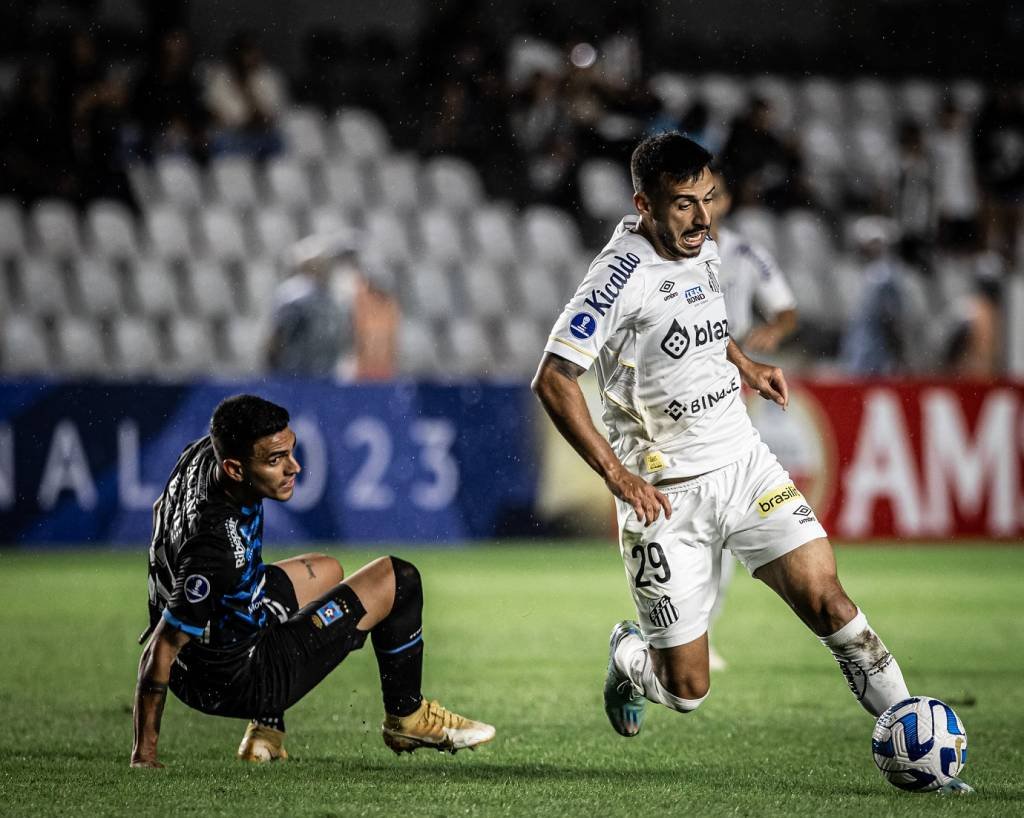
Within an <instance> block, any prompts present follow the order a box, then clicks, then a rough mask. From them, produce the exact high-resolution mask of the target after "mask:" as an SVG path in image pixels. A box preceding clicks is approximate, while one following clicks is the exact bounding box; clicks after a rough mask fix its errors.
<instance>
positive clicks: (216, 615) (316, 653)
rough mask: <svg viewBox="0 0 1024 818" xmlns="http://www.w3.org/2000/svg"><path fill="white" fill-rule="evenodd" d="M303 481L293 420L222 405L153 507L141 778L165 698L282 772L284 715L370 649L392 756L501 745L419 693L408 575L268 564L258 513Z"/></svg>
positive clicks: (141, 693) (138, 749) (139, 714)
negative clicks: (231, 724)
mask: <svg viewBox="0 0 1024 818" xmlns="http://www.w3.org/2000/svg"><path fill="white" fill-rule="evenodd" d="M299 471H300V466H299V464H298V462H297V460H296V459H295V434H294V433H293V432H292V431H291V429H290V428H288V412H287V411H286V410H285V409H283V408H281V407H280V406H276V405H275V404H273V403H270V402H269V401H265V400H263V399H262V398H258V397H255V396H253V395H238V396H235V397H233V398H228V399H227V400H225V401H223V402H222V403H221V404H220V405H219V406H218V407H217V409H216V411H215V412H214V413H213V419H212V420H211V422H210V434H209V435H208V436H206V437H204V438H201V439H200V440H197V441H195V442H194V443H191V444H189V446H188V447H187V448H186V449H185V451H184V452H183V453H182V455H181V457H180V458H179V460H178V464H177V465H176V466H175V467H174V471H173V472H172V473H171V477H170V480H169V481H168V483H167V486H166V488H165V489H164V491H163V494H161V495H160V497H159V498H158V500H157V501H156V504H155V505H154V506H153V540H152V544H151V546H150V551H149V613H150V629H149V631H147V634H146V635H148V636H149V637H150V638H149V642H148V643H147V644H146V648H145V650H144V651H143V653H142V659H141V660H140V662H139V681H138V686H137V687H136V690H135V708H134V723H135V743H134V746H133V748H132V757H131V764H132V766H133V767H160V766H162V765H161V764H160V763H159V762H158V761H157V740H158V739H159V735H160V718H161V715H162V713H163V709H164V702H165V700H166V697H167V689H168V687H169V688H170V689H171V690H172V691H173V692H174V694H175V695H176V696H177V697H178V698H179V699H181V701H183V702H184V703H185V704H187V705H188V706H189V707H193V708H195V709H196V710H201V711H202V712H204V713H210V714H212V715H217V716H228V717H232V718H245V719H251V722H250V724H249V726H248V728H247V729H246V732H245V737H244V738H243V739H242V744H241V746H240V747H239V748H238V755H239V757H240V758H243V759H245V760H247V761H272V760H274V759H283V758H287V752H286V751H285V749H284V736H285V726H284V711H285V710H287V709H288V708H289V707H291V706H292V705H293V704H295V703H296V702H297V701H299V699H301V698H302V697H303V696H305V695H306V694H307V693H308V692H309V691H310V690H312V689H313V688H314V687H315V686H316V685H317V684H319V682H320V681H321V680H322V679H323V678H324V677H325V676H326V675H327V674H328V673H330V672H331V671H332V670H333V669H334V668H335V667H337V666H338V664H340V663H341V662H342V660H344V658H345V657H346V656H348V654H349V653H350V652H351V651H353V650H358V649H359V648H361V647H362V645H363V643H364V642H365V641H366V637H367V635H369V636H370V638H371V641H372V642H373V647H374V651H375V653H376V656H377V664H378V667H379V669H380V680H381V690H382V692H383V698H384V711H385V716H384V723H383V725H382V731H383V735H384V743H385V744H387V746H388V747H390V748H391V749H392V750H394V751H395V752H396V753H400V752H403V751H409V752H412V751H413V750H415V749H417V748H420V747H433V748H436V749H438V750H448V751H450V752H453V753H454V752H455V751H456V750H459V749H461V748H464V747H474V746H475V745H477V744H482V743H484V742H486V741H490V740H491V739H492V738H493V737H494V728H493V727H492V726H491V725H489V724H483V723H482V722H478V721H471V720H470V719H466V718H463V717H462V716H459V715H458V714H456V713H452V712H450V711H449V710H446V709H445V708H444V707H442V706H441V705H440V704H438V703H437V702H428V701H426V700H425V699H424V698H423V695H422V694H421V692H420V680H421V677H422V668H423V636H422V626H421V612H422V608H423V590H422V587H421V585H420V575H419V572H418V571H417V570H416V568H415V567H414V566H413V565H411V564H410V563H408V562H405V561H404V560H401V559H398V558H397V557H381V558H379V559H377V560H374V561H373V562H371V563H370V564H369V565H366V566H365V567H363V568H361V569H360V570H359V571H357V572H356V573H355V574H353V575H352V576H351V577H349V578H348V579H345V580H342V571H341V567H340V566H339V565H338V563H337V562H336V561H335V560H333V559H331V558H330V557H326V556H323V555H315V554H308V555H306V556H303V557H296V558H294V559H290V560H284V561H283V562H280V563H276V564H273V565H265V564H264V563H263V559H262V548H263V500H264V498H269V499H272V500H279V501H282V502H284V501H287V500H289V499H290V498H291V496H292V494H293V493H294V491H295V478H296V476H297V475H298V473H299ZM143 638H145V636H144V637H143ZM140 641H141V640H140Z"/></svg>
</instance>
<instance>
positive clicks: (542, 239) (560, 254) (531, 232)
mask: <svg viewBox="0 0 1024 818" xmlns="http://www.w3.org/2000/svg"><path fill="white" fill-rule="evenodd" d="M523 240H524V242H525V245H526V250H527V254H528V256H529V258H530V259H531V260H533V261H536V262H540V264H541V265H542V266H546V267H559V266H562V265H565V264H572V263H574V262H575V261H576V257H577V256H578V255H579V250H580V245H581V242H580V235H579V228H578V227H577V225H576V222H575V220H573V218H572V216H570V215H569V214H568V213H566V212H565V211H564V210H560V209H559V208H556V207H549V206H547V205H533V206H532V207H529V208H527V210H526V212H525V213H524V214H523Z"/></svg>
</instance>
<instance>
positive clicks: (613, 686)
mask: <svg viewBox="0 0 1024 818" xmlns="http://www.w3.org/2000/svg"><path fill="white" fill-rule="evenodd" d="M630 637H632V638H634V639H638V640H639V641H640V642H641V643H642V642H643V636H642V635H641V634H640V626H639V625H637V624H636V622H633V621H631V620H628V619H627V620H625V621H623V622H620V623H619V624H618V625H616V626H615V627H614V628H612V635H611V637H610V638H609V640H608V671H607V672H606V673H605V677H604V712H605V714H606V715H607V716H608V721H610V722H611V725H612V727H613V728H614V729H615V732H616V733H618V734H619V735H620V736H626V737H627V738H629V737H632V736H635V735H636V734H637V733H639V732H640V728H641V727H642V726H643V723H644V707H645V706H646V704H647V700H646V699H645V698H644V694H643V691H642V690H640V689H639V688H638V687H636V685H634V684H633V682H631V681H630V679H629V676H628V675H626V674H625V673H623V672H622V671H621V670H619V668H618V667H617V666H616V664H615V651H616V650H617V649H618V647H619V643H620V642H622V640H623V639H626V638H630Z"/></svg>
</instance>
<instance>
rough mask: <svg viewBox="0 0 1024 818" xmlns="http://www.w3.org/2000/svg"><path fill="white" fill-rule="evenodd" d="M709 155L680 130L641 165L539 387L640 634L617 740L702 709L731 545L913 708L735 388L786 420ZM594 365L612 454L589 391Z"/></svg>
mask: <svg viewBox="0 0 1024 818" xmlns="http://www.w3.org/2000/svg"><path fill="white" fill-rule="evenodd" d="M710 160H711V155H710V154H709V153H708V152H707V151H705V150H704V149H703V148H701V147H700V146H699V145H697V144H696V143H694V142H692V141H691V140H689V139H687V138H685V137H684V136H682V135H680V134H678V133H667V134H660V135H658V136H654V137H651V138H649V139H646V140H644V141H643V142H642V143H641V144H640V145H639V146H638V147H637V149H636V151H635V152H634V153H633V159H632V167H631V170H632V175H633V184H634V188H635V191H636V193H635V196H634V197H633V201H634V204H635V205H636V209H637V211H638V212H639V216H637V215H632V216H627V217H626V218H625V219H623V221H622V223H621V224H620V225H619V226H618V228H616V230H615V232H614V234H613V236H612V238H611V240H610V241H609V243H608V244H607V246H606V247H605V249H604V250H603V251H602V252H601V253H600V255H598V256H597V258H596V259H595V261H594V262H593V264H592V265H591V267H590V270H589V272H588V273H587V275H586V277H585V278H584V280H583V283H582V284H581V286H580V288H579V289H578V290H577V292H576V295H575V296H573V298H572V299H571V300H570V302H569V304H568V305H567V306H566V308H565V310H564V311H563V312H562V314H561V316H560V317H559V318H558V320H557V322H556V323H555V326H554V330H553V332H552V335H551V338H550V340H549V342H548V344H547V346H546V347H545V355H544V358H543V360H542V361H541V364H540V368H539V370H538V372H537V376H536V378H535V380H534V384H533V387H534V390H535V392H536V393H537V395H538V397H539V398H540V400H541V402H542V403H543V405H544V408H545V409H546V410H547V412H548V414H549V415H550V416H551V419H552V420H553V421H554V423H555V425H556V426H557V427H558V429H559V430H560V431H561V433H562V434H563V435H564V436H565V437H566V439H567V440H568V441H569V442H570V443H571V444H572V445H573V447H574V448H575V449H576V451H577V452H579V454H580V455H581V456H582V457H583V458H584V459H585V460H586V462H587V463H588V464H589V465H590V466H591V468H593V469H594V470H595V471H597V473H598V474H600V475H601V477H603V478H604V480H605V483H606V484H607V485H608V488H609V489H610V490H611V492H612V494H614V495H615V498H616V506H617V509H618V523H619V536H620V548H621V552H622V558H623V560H624V561H625V567H626V575H627V577H628V580H629V584H630V590H631V592H632V594H633V601H634V603H635V605H636V610H637V613H638V615H639V619H640V623H639V626H638V625H637V624H636V623H634V622H622V623H619V624H618V625H616V626H615V628H614V629H613V631H612V636H611V644H610V657H609V665H608V673H607V678H606V681H605V691H604V695H605V710H606V712H607V714H608V718H609V720H610V721H611V723H612V726H613V727H614V728H615V730H616V731H617V732H619V733H620V734H621V735H623V736H634V735H636V734H637V733H638V732H639V731H640V726H641V720H642V717H643V708H644V701H645V699H646V700H649V701H652V702H658V703H660V704H663V705H665V706H666V707H669V708H672V709H673V710H677V711H679V712H682V713H687V712H690V711H692V710H695V709H696V708H697V707H699V706H700V704H701V702H703V701H704V699H705V698H706V697H707V695H708V691H709V689H710V675H709V671H708V640H707V629H708V614H709V612H710V610H711V607H712V605H713V603H714V601H715V595H716V593H717V589H718V572H719V568H720V565H721V551H722V548H723V547H725V548H728V549H729V550H730V551H732V553H733V554H735V555H736V556H737V557H738V558H739V559H740V561H741V562H742V563H743V564H744V566H745V567H746V568H747V570H748V571H750V572H751V573H752V574H753V575H754V576H755V577H756V578H757V579H759V580H761V581H762V582H764V583H766V584H767V585H768V586H769V587H771V588H772V589H773V590H774V591H776V593H778V594H779V596H781V597H782V598H783V599H784V600H785V601H786V602H787V603H788V604H789V606H790V607H791V608H792V609H793V610H794V611H795V612H796V614H797V616H799V617H800V619H801V620H802V621H803V622H804V624H805V625H807V627H809V628H810V629H811V630H812V631H813V632H814V633H815V634H817V636H818V637H819V638H820V639H821V641H822V643H823V644H824V645H825V646H826V647H827V648H828V649H829V650H830V651H831V652H832V654H833V656H834V657H835V659H836V661H837V662H838V663H839V667H840V668H841V669H842V671H843V673H844V675H845V676H846V678H847V681H848V682H849V685H850V688H851V689H852V690H853V693H854V695H855V696H856V697H857V700H858V701H859V702H860V703H861V704H862V705H863V706H864V708H865V709H866V710H868V711H869V712H870V713H872V714H873V715H875V716H877V715H879V714H880V713H882V711H884V710H885V709H886V708H887V707H889V706H890V705H891V704H894V703H895V702H898V701H900V700H901V699H905V698H907V695H908V694H907V687H906V684H905V683H904V681H903V674H902V673H901V671H900V668H899V666H898V665H897V663H896V660H895V659H894V658H893V656H892V654H890V653H889V651H888V650H887V649H886V647H885V645H883V644H882V641H881V640H880V639H879V638H878V636H877V635H876V634H875V632H874V631H873V630H872V629H871V626H870V625H869V624H868V622H867V619H866V618H865V616H864V614H863V613H862V612H861V611H860V610H859V609H858V608H857V606H856V605H855V604H854V603H853V601H852V600H851V599H850V598H849V597H848V596H847V595H846V592H845V591H844V590H843V587H842V585H840V583H839V579H838V577H837V576H836V563H835V557H834V555H833V553H832V546H831V545H830V544H829V541H828V539H827V538H826V535H825V531H824V529H823V528H822V527H821V524H820V523H819V522H818V520H817V518H816V517H815V515H814V512H813V511H812V510H811V508H810V506H809V505H808V504H807V501H806V500H805V499H804V498H803V497H802V496H801V494H800V492H799V491H798V490H797V488H796V487H795V486H794V485H793V484H792V481H791V480H790V477H789V475H788V474H787V473H786V471H785V470H784V469H783V468H782V466H780V465H779V463H778V461H777V460H776V459H775V456H774V455H773V454H772V453H771V452H770V451H769V449H768V447H767V446H765V444H764V443H763V442H762V441H761V439H760V437H759V436H758V434H757V431H756V430H755V429H754V427H753V426H752V424H751V422H750V419H749V417H748V416H747V412H746V409H745V408H744V405H743V402H742V400H741V398H740V379H741V378H742V380H743V382H745V383H746V384H747V385H748V386H749V387H750V388H752V389H754V390H755V391H757V392H758V393H759V394H760V395H761V396H762V397H764V398H767V399H769V400H773V401H775V402H776V403H778V404H780V405H783V406H785V404H786V402H787V390H786V382H785V379H784V378H783V375H782V372H781V370H779V369H777V368H776V367H771V366H765V365H762V364H758V363H755V362H754V361H751V360H750V359H749V358H747V357H746V356H745V355H744V354H743V353H742V352H741V351H740V349H739V347H738V346H737V345H736V344H735V342H733V341H732V340H731V339H730V336H729V331H730V322H729V320H728V319H727V317H726V311H725V301H724V298H723V297H722V293H721V287H720V285H719V281H718V268H719V256H718V249H717V247H716V245H715V242H714V241H713V240H709V239H708V231H709V229H710V226H711V213H710V210H709V209H710V206H711V202H712V198H713V195H714V180H713V179H712V175H711V172H710V170H709V169H708V163H709V162H710ZM591 366H595V368H596V373H597V378H598V382H599V384H600V388H601V393H602V396H603V400H604V420H605V424H606V425H607V426H608V430H609V439H610V441H611V442H610V443H609V442H608V441H606V440H605V438H604V437H602V436H601V435H600V434H599V433H598V431H597V430H596V429H595V428H594V425H593V423H592V422H591V420H590V414H589V412H588V411H587V406H586V403H585V401H584V398H583V394H582V393H581V391H580V388H579V385H578V384H577V382H576V381H577V378H578V377H579V376H580V375H581V374H582V373H583V372H584V371H585V370H587V369H589V368H590V367H591Z"/></svg>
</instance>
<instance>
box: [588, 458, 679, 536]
mask: <svg viewBox="0 0 1024 818" xmlns="http://www.w3.org/2000/svg"><path fill="white" fill-rule="evenodd" d="M604 482H605V484H606V485H607V486H608V489H609V490H610V491H611V493H612V494H614V495H615V496H616V497H618V498H619V499H620V500H622V501H623V502H625V503H629V504H630V505H631V506H633V511H635V512H636V516H637V519H638V520H640V521H641V522H643V524H644V525H645V526H649V525H651V524H652V523H654V521H655V520H657V519H658V515H659V514H660V513H661V512H662V511H664V512H665V519H666V520H667V519H669V518H670V517H671V516H672V504H671V503H670V502H669V501H668V497H666V496H665V495H664V494H662V493H661V492H660V491H658V490H657V489H656V488H655V487H654V486H652V485H651V484H650V483H648V482H647V481H646V480H643V479H641V478H640V477H637V476H636V475H635V474H633V473H632V472H629V471H627V470H626V469H621V470H619V471H617V472H616V473H615V474H612V475H609V476H608V477H607V478H605V481H604Z"/></svg>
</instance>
